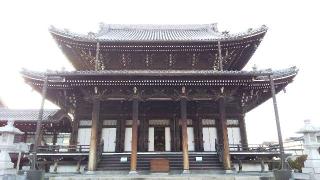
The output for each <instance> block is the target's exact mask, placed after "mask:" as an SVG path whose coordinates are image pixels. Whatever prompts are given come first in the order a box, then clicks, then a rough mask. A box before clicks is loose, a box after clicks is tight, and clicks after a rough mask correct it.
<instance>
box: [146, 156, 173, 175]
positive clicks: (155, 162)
mask: <svg viewBox="0 0 320 180" xmlns="http://www.w3.org/2000/svg"><path fill="white" fill-rule="evenodd" d="M169 170H170V163H169V160H168V159H164V158H157V159H151V160H150V171H151V172H169Z"/></svg>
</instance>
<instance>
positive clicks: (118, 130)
mask: <svg viewBox="0 0 320 180" xmlns="http://www.w3.org/2000/svg"><path fill="white" fill-rule="evenodd" d="M121 121H122V120H121V119H118V120H117V126H116V129H117V130H116V152H121V151H120V149H121Z"/></svg>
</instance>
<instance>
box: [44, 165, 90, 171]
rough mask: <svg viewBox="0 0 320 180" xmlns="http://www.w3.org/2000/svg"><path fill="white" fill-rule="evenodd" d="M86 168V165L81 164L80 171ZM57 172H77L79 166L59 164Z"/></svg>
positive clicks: (51, 167)
mask: <svg viewBox="0 0 320 180" xmlns="http://www.w3.org/2000/svg"><path fill="white" fill-rule="evenodd" d="M84 168H85V165H81V166H80V173H83V172H84ZM50 173H54V165H51V166H50ZM57 173H77V166H76V165H60V164H58V167H57Z"/></svg>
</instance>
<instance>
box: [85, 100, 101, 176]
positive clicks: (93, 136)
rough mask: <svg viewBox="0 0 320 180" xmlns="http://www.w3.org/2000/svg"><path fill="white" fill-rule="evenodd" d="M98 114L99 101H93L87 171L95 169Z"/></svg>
mask: <svg viewBox="0 0 320 180" xmlns="http://www.w3.org/2000/svg"><path fill="white" fill-rule="evenodd" d="M99 114H100V100H98V99H94V100H93V103H92V125H91V138H90V150H89V161H88V171H95V170H96V168H97V150H98V143H99V142H98V125H99Z"/></svg>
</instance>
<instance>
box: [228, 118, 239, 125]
mask: <svg viewBox="0 0 320 180" xmlns="http://www.w3.org/2000/svg"><path fill="white" fill-rule="evenodd" d="M227 126H239V121H238V120H237V119H228V120H227Z"/></svg>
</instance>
